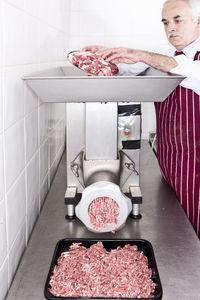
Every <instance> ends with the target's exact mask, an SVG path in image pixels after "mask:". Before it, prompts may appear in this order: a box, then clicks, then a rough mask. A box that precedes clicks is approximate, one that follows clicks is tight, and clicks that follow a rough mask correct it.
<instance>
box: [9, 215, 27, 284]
mask: <svg viewBox="0 0 200 300" xmlns="http://www.w3.org/2000/svg"><path fill="white" fill-rule="evenodd" d="M25 247H26V222H25V220H24V222H23V224H22V226H21V227H20V229H19V232H18V233H17V235H16V239H15V241H14V244H13V245H12V248H11V250H10V253H9V282H8V283H9V285H10V284H11V282H12V279H13V276H14V275H15V272H16V269H17V267H18V265H19V262H20V259H21V257H22V254H23V252H24V250H25Z"/></svg>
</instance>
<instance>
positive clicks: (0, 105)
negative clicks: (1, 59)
mask: <svg viewBox="0 0 200 300" xmlns="http://www.w3.org/2000/svg"><path fill="white" fill-rule="evenodd" d="M0 39H1V37H0ZM0 46H1V44H0ZM0 55H1V53H0ZM2 76H3V72H2V71H1V69H0V134H1V132H2V131H3V91H2V88H3V86H2Z"/></svg>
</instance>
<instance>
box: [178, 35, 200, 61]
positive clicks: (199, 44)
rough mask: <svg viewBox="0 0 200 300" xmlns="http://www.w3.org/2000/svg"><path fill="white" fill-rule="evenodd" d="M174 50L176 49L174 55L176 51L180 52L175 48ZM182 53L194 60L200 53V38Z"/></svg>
mask: <svg viewBox="0 0 200 300" xmlns="http://www.w3.org/2000/svg"><path fill="white" fill-rule="evenodd" d="M173 49H174V53H175V51H178V50H177V49H176V48H175V47H173ZM181 51H183V52H184V54H185V55H186V56H187V57H189V58H192V59H193V58H194V56H195V54H196V53H197V51H200V36H199V37H198V38H197V39H196V40H195V41H194V42H193V43H191V44H189V45H187V46H186V47H185V48H184V49H182V50H181Z"/></svg>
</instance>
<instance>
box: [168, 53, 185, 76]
mask: <svg viewBox="0 0 200 300" xmlns="http://www.w3.org/2000/svg"><path fill="white" fill-rule="evenodd" d="M173 58H174V59H175V60H176V62H177V63H178V66H176V67H175V68H173V69H172V70H171V71H170V72H171V73H176V74H179V75H183V76H187V73H188V63H190V59H189V58H187V57H186V56H185V55H184V54H180V55H177V56H174V57H173Z"/></svg>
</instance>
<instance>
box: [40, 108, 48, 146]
mask: <svg viewBox="0 0 200 300" xmlns="http://www.w3.org/2000/svg"><path fill="white" fill-rule="evenodd" d="M49 107H50V104H48V103H42V105H40V106H39V143H40V144H41V143H42V142H43V141H44V139H46V138H47V135H48V132H49V127H48V126H49Z"/></svg>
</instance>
